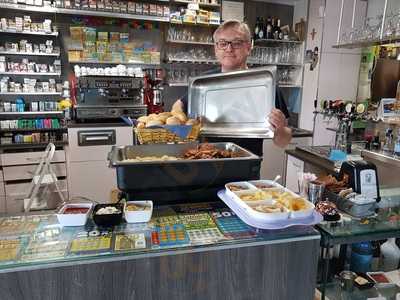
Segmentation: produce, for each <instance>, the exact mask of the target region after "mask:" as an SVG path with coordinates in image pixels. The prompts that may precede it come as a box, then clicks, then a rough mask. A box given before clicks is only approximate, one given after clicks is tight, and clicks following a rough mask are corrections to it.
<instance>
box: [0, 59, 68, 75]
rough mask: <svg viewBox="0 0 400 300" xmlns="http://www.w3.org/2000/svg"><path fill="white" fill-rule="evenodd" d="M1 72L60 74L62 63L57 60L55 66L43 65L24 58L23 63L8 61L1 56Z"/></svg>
mask: <svg viewBox="0 0 400 300" xmlns="http://www.w3.org/2000/svg"><path fill="white" fill-rule="evenodd" d="M0 72H14V73H18V72H21V73H25V72H27V73H60V72H61V62H60V60H55V61H54V62H53V64H41V63H36V62H33V61H29V60H28V59H26V58H24V59H22V60H21V62H14V61H10V60H7V59H6V58H5V57H4V56H0Z"/></svg>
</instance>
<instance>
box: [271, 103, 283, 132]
mask: <svg viewBox="0 0 400 300" xmlns="http://www.w3.org/2000/svg"><path fill="white" fill-rule="evenodd" d="M268 120H269V123H270V124H271V125H272V126H274V128H275V130H276V131H279V130H280V129H282V128H283V127H286V126H287V121H286V118H285V115H284V114H283V112H281V111H280V110H279V109H276V108H273V109H272V111H271V113H270V114H269V116H268Z"/></svg>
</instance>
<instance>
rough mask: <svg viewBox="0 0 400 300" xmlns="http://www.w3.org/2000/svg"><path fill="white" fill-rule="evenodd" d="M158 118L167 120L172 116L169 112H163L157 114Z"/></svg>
mask: <svg viewBox="0 0 400 300" xmlns="http://www.w3.org/2000/svg"><path fill="white" fill-rule="evenodd" d="M158 115H159V116H166V117H167V118H169V117H172V114H171V113H170V112H169V111H164V112H162V113H159V114H158Z"/></svg>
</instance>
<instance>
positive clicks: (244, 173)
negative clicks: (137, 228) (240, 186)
mask: <svg viewBox="0 0 400 300" xmlns="http://www.w3.org/2000/svg"><path fill="white" fill-rule="evenodd" d="M197 145H198V143H190V144H154V145H138V146H123V147H116V146H114V147H112V149H111V152H110V153H109V155H108V159H109V161H110V166H111V167H115V168H116V172H117V184H118V188H119V189H120V190H121V191H123V192H125V193H127V194H128V195H129V197H128V198H129V199H134V198H137V199H139V198H142V199H150V200H153V201H155V202H156V203H157V202H159V201H160V200H165V201H164V203H165V202H172V201H184V200H186V201H195V200H199V199H202V200H203V201H209V200H211V199H213V200H214V198H216V192H217V191H218V189H221V187H223V186H224V185H225V184H226V183H227V182H232V181H242V180H252V179H258V178H259V176H260V164H261V158H260V157H258V156H256V155H254V154H252V153H251V152H249V151H247V150H245V149H243V148H241V147H239V146H237V145H235V144H233V143H214V144H212V145H215V146H216V147H217V148H218V149H224V150H232V151H234V152H236V153H237V154H238V157H234V158H216V159H198V160H175V161H150V162H131V161H124V160H125V159H129V158H135V157H136V156H162V155H169V156H177V157H179V156H180V157H182V155H183V153H184V152H185V151H186V150H188V149H193V148H195V147H196V146H197ZM167 200H169V201H167ZM161 202H163V201H161Z"/></svg>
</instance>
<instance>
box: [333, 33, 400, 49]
mask: <svg viewBox="0 0 400 300" xmlns="http://www.w3.org/2000/svg"><path fill="white" fill-rule="evenodd" d="M397 42H400V36H396V37H391V38H383V39H373V40H364V41H357V42H352V43H344V44H338V45H334V46H332V48H336V49H356V48H365V47H371V46H379V45H385V44H393V43H397Z"/></svg>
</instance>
